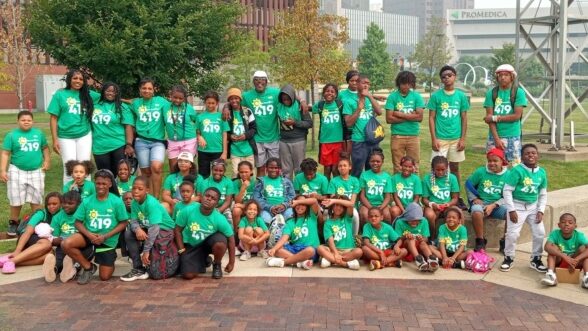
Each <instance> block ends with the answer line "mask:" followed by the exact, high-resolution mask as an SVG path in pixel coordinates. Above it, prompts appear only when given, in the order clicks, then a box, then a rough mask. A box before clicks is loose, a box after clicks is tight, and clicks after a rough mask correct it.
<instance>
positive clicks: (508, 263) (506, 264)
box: [500, 256, 514, 271]
mask: <svg viewBox="0 0 588 331" xmlns="http://www.w3.org/2000/svg"><path fill="white" fill-rule="evenodd" d="M513 263H514V259H513V258H512V257H510V256H505V257H504V261H502V264H501V265H500V271H510V269H511V268H512V264H513Z"/></svg>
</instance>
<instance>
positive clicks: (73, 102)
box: [65, 97, 77, 107]
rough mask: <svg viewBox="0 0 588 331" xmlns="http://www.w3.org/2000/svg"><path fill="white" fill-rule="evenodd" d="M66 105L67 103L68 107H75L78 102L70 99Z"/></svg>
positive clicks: (66, 101)
mask: <svg viewBox="0 0 588 331" xmlns="http://www.w3.org/2000/svg"><path fill="white" fill-rule="evenodd" d="M65 103H67V105H68V106H70V107H73V106H75V105H76V103H77V101H76V99H74V98H72V97H69V98H67V100H65Z"/></svg>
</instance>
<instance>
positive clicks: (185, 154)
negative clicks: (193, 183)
mask: <svg viewBox="0 0 588 331" xmlns="http://www.w3.org/2000/svg"><path fill="white" fill-rule="evenodd" d="M178 160H184V161H190V162H192V163H194V154H192V153H190V152H186V151H184V152H181V153H180V154H179V155H178Z"/></svg>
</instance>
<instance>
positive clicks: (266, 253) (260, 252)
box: [257, 249, 270, 259]
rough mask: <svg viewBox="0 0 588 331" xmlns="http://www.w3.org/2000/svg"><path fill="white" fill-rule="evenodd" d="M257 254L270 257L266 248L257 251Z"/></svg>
mask: <svg viewBox="0 0 588 331" xmlns="http://www.w3.org/2000/svg"><path fill="white" fill-rule="evenodd" d="M257 256H261V258H262V259H269V258H270V256H269V253H268V252H267V251H266V250H265V249H264V250H261V251H259V252H258V253H257Z"/></svg>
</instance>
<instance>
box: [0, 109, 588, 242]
mask: <svg viewBox="0 0 588 331" xmlns="http://www.w3.org/2000/svg"><path fill="white" fill-rule="evenodd" d="M585 107H588V105H586V106H585ZM483 114H484V112H483V110H482V106H481V103H473V105H472V110H471V111H470V112H469V116H468V122H469V123H468V133H467V148H466V161H465V162H464V163H463V164H462V169H461V173H462V176H463V177H466V176H468V175H469V174H471V173H472V172H473V171H474V170H475V169H476V168H477V167H479V166H481V165H483V164H484V163H485V157H484V153H483V150H482V149H479V148H474V146H483V145H484V144H485V141H486V137H487V129H488V127H487V125H486V124H485V123H484V122H483V121H482V117H483ZM572 119H573V120H574V121H575V123H576V132H578V133H579V132H584V133H587V132H588V121H587V120H586V118H585V117H584V115H583V114H582V113H580V112H579V111H577V112H575V113H574V114H573V115H572ZM35 121H36V123H38V124H37V126H38V127H40V128H42V129H43V131H44V132H45V134H46V135H47V138H48V139H49V141H50V140H51V138H50V133H49V126H48V122H49V119H48V116H47V114H46V113H38V114H35ZM12 123H16V114H0V139H2V140H3V139H4V136H5V134H6V132H7V131H9V130H10V129H11V128H13V127H14V126H13V125H12ZM539 123H540V116H539V115H538V113H536V112H534V113H533V114H532V115H531V117H530V118H529V119H528V120H527V122H526V123H525V124H524V134H529V133H537V132H538V131H539ZM315 124H316V125H318V123H317V119H316V117H315ZM14 125H16V124H14ZM546 127H547V126H546ZM544 130H547V129H544ZM317 134H318V130H315V135H317ZM525 142H536V141H534V140H528V139H525ZM576 143H577V144H583V145H586V144H587V143H588V138H579V139H576ZM381 147H382V149H383V150H384V153H385V155H386V160H385V170H387V171H391V169H392V163H391V158H390V140H389V131H387V136H386V139H385V140H384V142H383V143H382V144H381ZM317 150H318V142H317V143H316V144H315V148H314V149H312V148H311V144H310V139H309V144H308V150H307V155H309V156H310V157H314V158H316V157H317ZM430 150H431V141H430V136H429V131H428V121H427V120H426V117H425V120H424V121H423V125H422V132H421V159H422V160H429V158H430ZM52 156H53V157H52V162H51V169H50V170H49V172H48V173H47V176H46V186H45V192H51V191H60V190H61V187H62V185H61V183H62V181H61V180H62V179H61V178H62V175H61V174H62V167H61V159H60V158H59V157H58V156H57V155H55V154H53V155H52ZM541 165H542V166H543V167H545V168H546V170H547V174H548V177H549V190H557V189H562V188H567V187H572V186H578V185H584V184H588V167H587V166H586V163H585V162H570V163H561V162H555V161H547V160H546V161H541ZM228 169H229V172H230V171H231V170H230V169H231V167H228ZM427 171H430V166H429V164H428V162H422V163H421V166H420V172H421V174H423V173H425V172H427ZM166 172H167V170H166ZM571 174H573V175H571ZM8 209H9V205H8V199H7V198H6V184H4V183H0V210H4V211H5V212H4V213H2V215H0V232H2V231H6V225H7V223H8ZM27 212H28V207H25V213H27ZM3 247H4V246H0V251H2V248H3Z"/></svg>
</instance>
